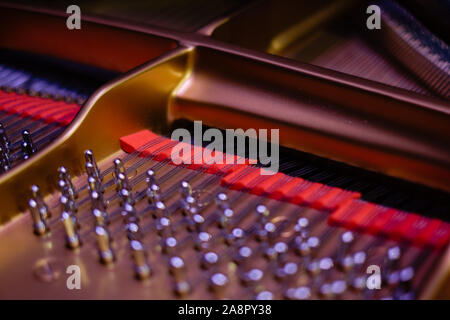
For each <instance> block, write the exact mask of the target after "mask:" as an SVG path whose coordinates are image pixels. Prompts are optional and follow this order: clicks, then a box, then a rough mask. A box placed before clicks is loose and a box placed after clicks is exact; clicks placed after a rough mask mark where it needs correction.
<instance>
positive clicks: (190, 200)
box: [180, 196, 196, 216]
mask: <svg viewBox="0 0 450 320" xmlns="http://www.w3.org/2000/svg"><path fill="white" fill-rule="evenodd" d="M180 206H181V209H182V212H183V215H185V216H187V215H189V211H190V210H191V208H195V207H196V200H195V198H194V197H192V196H186V198H181V199H180Z"/></svg>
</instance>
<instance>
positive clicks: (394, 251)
mask: <svg viewBox="0 0 450 320" xmlns="http://www.w3.org/2000/svg"><path fill="white" fill-rule="evenodd" d="M400 258H401V249H400V247H399V246H394V247H391V248H389V249H388V250H387V253H386V257H385V259H384V266H383V268H382V270H383V271H384V272H383V279H384V280H385V281H387V280H388V278H389V275H390V274H391V273H392V272H393V271H394V270H395V269H396V268H397V265H398V262H399V261H400Z"/></svg>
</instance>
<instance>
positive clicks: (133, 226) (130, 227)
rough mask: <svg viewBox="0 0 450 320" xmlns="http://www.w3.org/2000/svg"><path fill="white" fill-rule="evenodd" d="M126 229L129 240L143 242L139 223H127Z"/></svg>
mask: <svg viewBox="0 0 450 320" xmlns="http://www.w3.org/2000/svg"><path fill="white" fill-rule="evenodd" d="M126 229H127V238H128V239H129V240H141V239H142V232H141V228H140V226H139V223H138V221H133V222H130V223H127V225H126Z"/></svg>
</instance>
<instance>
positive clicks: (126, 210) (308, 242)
mask: <svg viewBox="0 0 450 320" xmlns="http://www.w3.org/2000/svg"><path fill="white" fill-rule="evenodd" d="M85 160H86V173H87V181H88V186H89V194H90V199H91V206H92V214H93V216H94V217H95V229H94V232H95V236H96V239H97V241H96V243H97V248H98V252H99V257H100V261H101V262H102V263H105V264H109V263H112V262H114V259H115V254H114V250H113V248H112V239H111V236H110V234H109V232H108V229H107V225H108V216H107V213H106V206H107V205H106V202H105V201H104V199H103V192H104V186H103V183H102V181H103V178H102V174H101V173H100V170H99V168H98V166H97V164H96V162H95V159H94V156H93V153H92V151H90V150H88V151H86V153H85ZM113 164H114V180H115V185H116V190H117V193H118V196H119V198H120V205H121V208H122V209H121V215H122V217H123V219H124V221H125V225H126V230H127V237H128V239H129V245H130V249H131V256H132V259H133V262H134V269H135V274H136V276H137V277H138V278H140V279H145V278H147V277H149V275H150V274H151V268H150V265H149V263H148V259H147V252H146V249H145V246H144V244H143V243H142V234H141V228H140V225H139V217H138V215H137V212H136V210H135V208H134V205H135V200H134V197H133V194H132V190H131V184H130V181H129V180H128V176H127V172H126V170H125V167H124V165H123V162H122V161H121V160H120V159H115V160H114V162H113ZM58 173H59V179H60V180H59V183H58V185H59V187H60V189H61V198H60V202H61V205H62V207H63V212H62V215H61V220H62V223H63V225H64V230H65V235H66V244H67V246H68V247H69V248H71V249H76V248H78V247H79V246H80V245H81V240H80V237H79V234H78V228H79V224H78V223H77V218H76V213H77V208H76V206H75V199H76V198H77V197H78V193H77V191H76V189H75V188H74V186H73V184H72V181H71V177H70V175H69V173H68V171H67V169H66V168H64V167H60V168H59V170H58ZM146 184H147V187H146V188H147V189H146V197H147V200H148V202H149V203H150V204H152V205H153V210H152V212H153V217H154V218H155V219H156V221H157V223H156V225H157V230H158V233H159V235H160V236H161V238H162V244H163V252H165V253H167V254H169V256H170V259H169V270H170V272H171V274H172V275H174V278H175V280H176V281H175V291H176V292H177V293H178V294H180V295H184V294H187V293H188V292H189V291H190V285H189V283H188V282H187V281H186V280H185V279H184V278H183V276H182V275H183V274H184V272H183V270H184V269H185V263H184V261H183V259H182V258H181V257H179V256H177V255H176V254H174V252H176V249H177V245H178V241H177V240H176V238H175V236H174V235H173V233H172V232H171V217H170V215H169V214H167V211H166V207H165V205H164V202H163V200H162V196H161V189H160V186H159V185H158V183H157V179H156V176H155V173H154V172H153V171H152V170H148V171H147V172H146ZM179 191H180V194H181V200H180V201H181V202H180V206H181V209H182V212H183V214H184V215H185V216H187V217H188V218H189V219H188V220H189V221H190V222H191V224H190V225H189V228H190V230H191V231H195V232H196V233H197V238H196V248H197V249H199V250H201V251H202V252H203V255H202V258H201V266H202V267H203V268H204V269H210V268H213V267H214V266H215V265H217V264H218V262H219V256H218V254H217V253H216V252H213V251H210V250H208V249H209V246H208V241H209V240H210V239H211V235H210V234H208V233H207V232H205V231H203V228H202V224H203V223H204V221H205V219H203V217H202V216H201V214H200V213H199V207H198V205H197V203H196V198H195V197H194V196H193V191H192V187H191V186H190V184H189V183H188V182H187V181H182V182H181V183H180V188H179ZM32 193H33V198H32V199H31V200H30V208H31V212H32V216H33V221H34V229H35V233H37V234H44V233H45V232H47V231H48V228H47V224H46V221H47V219H48V218H49V217H50V212H49V210H48V207H47V206H46V205H45V203H44V201H43V199H42V196H41V194H40V191H39V188H38V187H37V186H33V187H32ZM215 204H216V206H217V209H218V215H217V223H218V226H219V227H221V228H223V229H224V230H226V232H225V242H226V243H227V244H228V245H232V246H233V247H234V248H235V249H236V254H235V255H234V256H233V259H234V261H235V262H237V263H238V264H239V265H241V266H243V265H245V261H246V260H249V258H250V257H251V256H252V250H251V249H250V248H249V247H247V246H245V245H243V244H244V243H245V240H246V239H245V236H246V234H245V231H244V230H242V229H240V228H239V227H237V226H232V225H231V224H232V223H231V222H232V218H233V217H234V216H235V214H234V212H233V210H232V209H231V207H230V205H229V201H228V197H227V195H226V194H225V193H219V194H218V195H217V197H216V201H215ZM255 212H256V214H257V216H258V220H257V223H256V224H255V230H254V232H253V234H254V235H255V237H256V239H258V240H259V241H261V242H264V243H265V244H266V245H265V247H266V249H265V252H264V255H265V256H266V257H267V258H268V259H275V258H276V259H277V260H278V262H279V266H280V267H279V268H277V269H276V270H275V271H274V273H275V276H276V277H277V278H281V279H282V278H285V276H289V275H292V274H293V273H296V272H297V271H298V270H299V269H300V267H299V265H298V264H296V263H292V262H287V261H284V260H283V258H282V257H283V256H284V255H285V254H286V252H287V250H288V248H289V247H290V246H291V247H293V248H294V250H295V252H296V253H297V254H298V255H299V256H301V257H302V258H303V259H302V260H303V261H306V262H305V263H304V268H305V270H306V271H307V272H308V273H310V274H311V275H314V276H316V275H318V274H319V273H321V272H326V271H328V270H330V269H331V268H333V267H335V266H338V267H339V268H340V269H341V270H344V271H347V272H351V271H352V270H353V271H355V270H358V268H359V267H360V266H361V265H362V264H363V263H364V262H365V261H366V253H365V252H363V251H359V252H356V253H352V254H351V253H350V248H351V247H352V244H353V242H354V239H355V237H354V235H353V233H352V232H350V231H347V232H344V233H343V234H342V236H341V239H340V244H339V246H338V249H337V253H336V256H335V257H323V258H320V259H317V258H315V257H316V253H317V251H318V250H319V246H320V239H319V238H318V237H314V236H311V235H310V234H309V231H308V225H309V221H308V219H306V218H300V219H299V220H298V221H297V223H296V225H295V228H294V229H295V238H293V240H292V242H291V243H284V242H276V243H272V241H271V239H272V234H276V233H275V230H276V227H275V225H274V224H273V223H272V222H271V221H270V219H269V216H270V213H269V210H268V208H267V207H266V206H264V205H262V204H260V205H257V206H256V208H255ZM399 259H400V254H399V248H398V247H394V248H391V249H389V251H388V254H387V255H386V259H385V261H384V265H383V270H384V278H383V279H384V280H385V281H386V282H387V283H390V284H392V283H393V282H394V281H395V278H398V279H399V281H402V282H406V281H407V280H408V281H409V280H410V279H411V278H412V276H408V275H410V274H411V268H409V269H405V270H401V271H397V269H396V267H397V262H398V260H399ZM412 273H413V271H412ZM263 275H264V270H259V269H251V270H249V271H247V272H245V273H243V275H242V281H244V282H255V281H258V280H259V279H261V278H262V277H263ZM363 280H364V279H363V278H361V277H357V276H356V272H355V275H354V276H352V277H351V283H350V284H349V285H350V286H352V287H353V288H354V289H362V287H361V286H362V285H363V284H364V285H365V281H363ZM209 281H210V287H211V288H212V289H213V290H214V291H215V292H220V291H221V290H223V288H224V287H226V285H227V283H228V277H227V275H225V274H223V273H213V274H212V275H211V277H210V279H209ZM347 286H348V284H347V283H343V282H342V281H341V282H336V283H323V284H321V285H320V289H319V292H320V293H321V295H323V296H329V295H332V294H334V295H337V294H340V293H342V291H343V290H345V289H346V288H347ZM294 289H295V290H294ZM308 290H310V289H309V288H308ZM308 290H307V287H301V288H289V289H288V290H287V291H286V293H285V296H286V297H287V298H300V297H306V296H307V294H306V293H307V292H310V291H308ZM270 296H271V293H270V292H269V291H263V292H261V293H260V294H258V296H257V298H269V297H270Z"/></svg>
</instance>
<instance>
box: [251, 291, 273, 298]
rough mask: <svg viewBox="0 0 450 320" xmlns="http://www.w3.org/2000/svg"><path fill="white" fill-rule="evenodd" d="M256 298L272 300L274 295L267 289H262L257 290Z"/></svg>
mask: <svg viewBox="0 0 450 320" xmlns="http://www.w3.org/2000/svg"><path fill="white" fill-rule="evenodd" d="M255 299H256V300H273V299H274V295H273V293H272V292H270V291H268V290H264V291H261V292H259V293H258V294H257V295H256V297H255Z"/></svg>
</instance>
